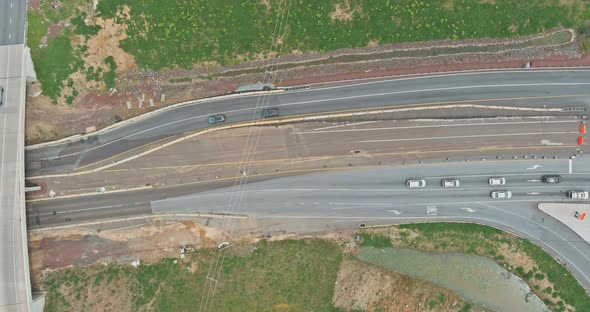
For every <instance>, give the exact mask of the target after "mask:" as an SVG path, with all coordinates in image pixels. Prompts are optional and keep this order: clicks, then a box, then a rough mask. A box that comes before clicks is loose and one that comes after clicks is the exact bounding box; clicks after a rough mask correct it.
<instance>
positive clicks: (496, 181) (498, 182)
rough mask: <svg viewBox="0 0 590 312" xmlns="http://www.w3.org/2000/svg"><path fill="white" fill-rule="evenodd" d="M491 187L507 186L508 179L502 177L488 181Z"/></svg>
mask: <svg viewBox="0 0 590 312" xmlns="http://www.w3.org/2000/svg"><path fill="white" fill-rule="evenodd" d="M488 183H489V184H490V185H504V184H506V179H505V178H501V177H493V178H490V179H489V180H488Z"/></svg>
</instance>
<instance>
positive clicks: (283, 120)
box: [26, 94, 590, 179]
mask: <svg viewBox="0 0 590 312" xmlns="http://www.w3.org/2000/svg"><path fill="white" fill-rule="evenodd" d="M582 96H590V94H572V95H552V96H530V97H513V98H493V99H479V100H461V101H442V102H425V103H415V104H400V105H388V106H380V107H371V108H358V109H348V110H339V111H332V112H326V113H308V114H301V115H294V116H288V117H285V118H277V119H268V120H256V121H254V122H250V121H246V122H239V123H235V124H231V125H227V126H220V127H213V128H205V129H199V130H196V131H193V132H186V133H185V134H184V136H183V137H181V138H179V139H176V140H174V141H171V142H168V143H166V144H164V145H162V146H160V147H156V148H153V149H151V150H148V151H146V152H142V153H140V154H137V155H133V156H130V157H128V158H126V159H122V160H120V161H118V163H116V164H112V165H106V166H103V167H99V168H96V169H93V170H86V171H76V172H73V173H65V174H50V175H45V176H35V177H28V178H26V179H39V178H45V177H66V176H74V175H84V174H89V173H95V172H97V171H104V169H108V168H110V167H114V166H116V165H119V164H121V163H125V162H127V161H129V160H131V159H134V158H138V157H141V156H145V155H147V154H151V153H153V152H156V151H158V150H160V149H162V148H165V147H168V146H171V145H174V144H176V143H178V142H181V141H184V140H186V139H188V138H192V137H195V136H198V135H201V134H205V133H208V132H212V131H221V130H227V129H233V128H242V127H248V126H262V125H272V124H276V123H288V122H294V121H304V120H303V119H302V118H304V117H306V116H323V115H326V116H330V115H338V114H343V113H351V112H359V111H368V112H370V111H375V110H380V109H388V108H389V109H391V108H405V107H415V106H426V105H439V104H457V103H474V102H497V101H514V100H531V99H551V98H572V97H582ZM149 144H153V142H152V143H149ZM144 146H145V145H144ZM128 152H129V151H126V152H123V153H120V154H117V155H114V156H111V157H110V158H109V159H112V158H115V157H120V156H121V155H123V154H126V153H128ZM103 168H104V169H103Z"/></svg>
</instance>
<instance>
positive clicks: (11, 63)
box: [0, 0, 33, 312]
mask: <svg viewBox="0 0 590 312" xmlns="http://www.w3.org/2000/svg"><path fill="white" fill-rule="evenodd" d="M25 14H26V1H12V0H8V1H2V2H1V3H0V86H2V87H4V95H3V97H4V99H3V100H4V101H3V102H4V104H3V105H2V106H0V242H1V243H0V311H2V312H4V311H10V312H12V311H30V310H31V309H33V307H32V294H31V283H30V276H29V257H28V249H27V248H28V244H27V232H26V217H25V198H24V122H25V120H24V114H25V105H24V104H25V74H24V73H25V63H24V60H25V57H24V56H25V54H24V45H23V43H24V40H25V37H24V31H25V26H24V25H25Z"/></svg>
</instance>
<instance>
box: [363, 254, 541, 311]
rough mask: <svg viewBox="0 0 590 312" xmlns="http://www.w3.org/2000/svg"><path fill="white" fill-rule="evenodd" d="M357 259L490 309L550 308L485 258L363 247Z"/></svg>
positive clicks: (510, 275) (515, 278)
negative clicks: (407, 276) (443, 289)
mask: <svg viewBox="0 0 590 312" xmlns="http://www.w3.org/2000/svg"><path fill="white" fill-rule="evenodd" d="M357 258H358V259H360V260H362V261H365V262H369V263H372V264H375V265H378V266H380V267H383V268H386V269H389V270H392V271H395V272H399V273H403V274H407V275H409V276H413V277H416V278H419V279H421V280H425V281H429V282H432V283H434V284H437V285H440V286H442V287H444V288H447V289H450V290H452V291H454V292H456V293H457V294H459V295H461V296H463V297H464V298H466V299H467V300H468V301H471V302H473V303H475V304H478V305H480V306H483V307H486V308H488V309H490V310H493V311H498V312H504V311H506V312H509V311H515V312H526V311H531V312H536V311H550V310H549V309H548V308H547V306H546V305H545V304H544V303H543V301H541V299H539V297H537V296H536V295H535V294H533V293H532V292H531V289H530V287H529V286H528V284H527V283H526V282H525V281H523V280H522V279H521V278H519V277H518V276H516V275H514V274H512V273H510V272H508V271H507V270H505V269H504V268H502V267H500V266H499V265H498V264H496V263H495V262H494V261H492V260H490V259H488V258H484V257H480V256H476V255H466V254H452V253H446V254H445V253H427V252H420V251H415V250H407V249H395V248H373V247H362V248H361V251H360V252H359V253H358V255H357Z"/></svg>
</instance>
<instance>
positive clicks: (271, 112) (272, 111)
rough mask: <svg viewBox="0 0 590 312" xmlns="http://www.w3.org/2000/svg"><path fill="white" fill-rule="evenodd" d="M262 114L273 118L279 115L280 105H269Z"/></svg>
mask: <svg viewBox="0 0 590 312" xmlns="http://www.w3.org/2000/svg"><path fill="white" fill-rule="evenodd" d="M260 114H261V115H262V118H272V117H279V108H278V107H269V108H265V109H263V110H262V111H261V112H260Z"/></svg>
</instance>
